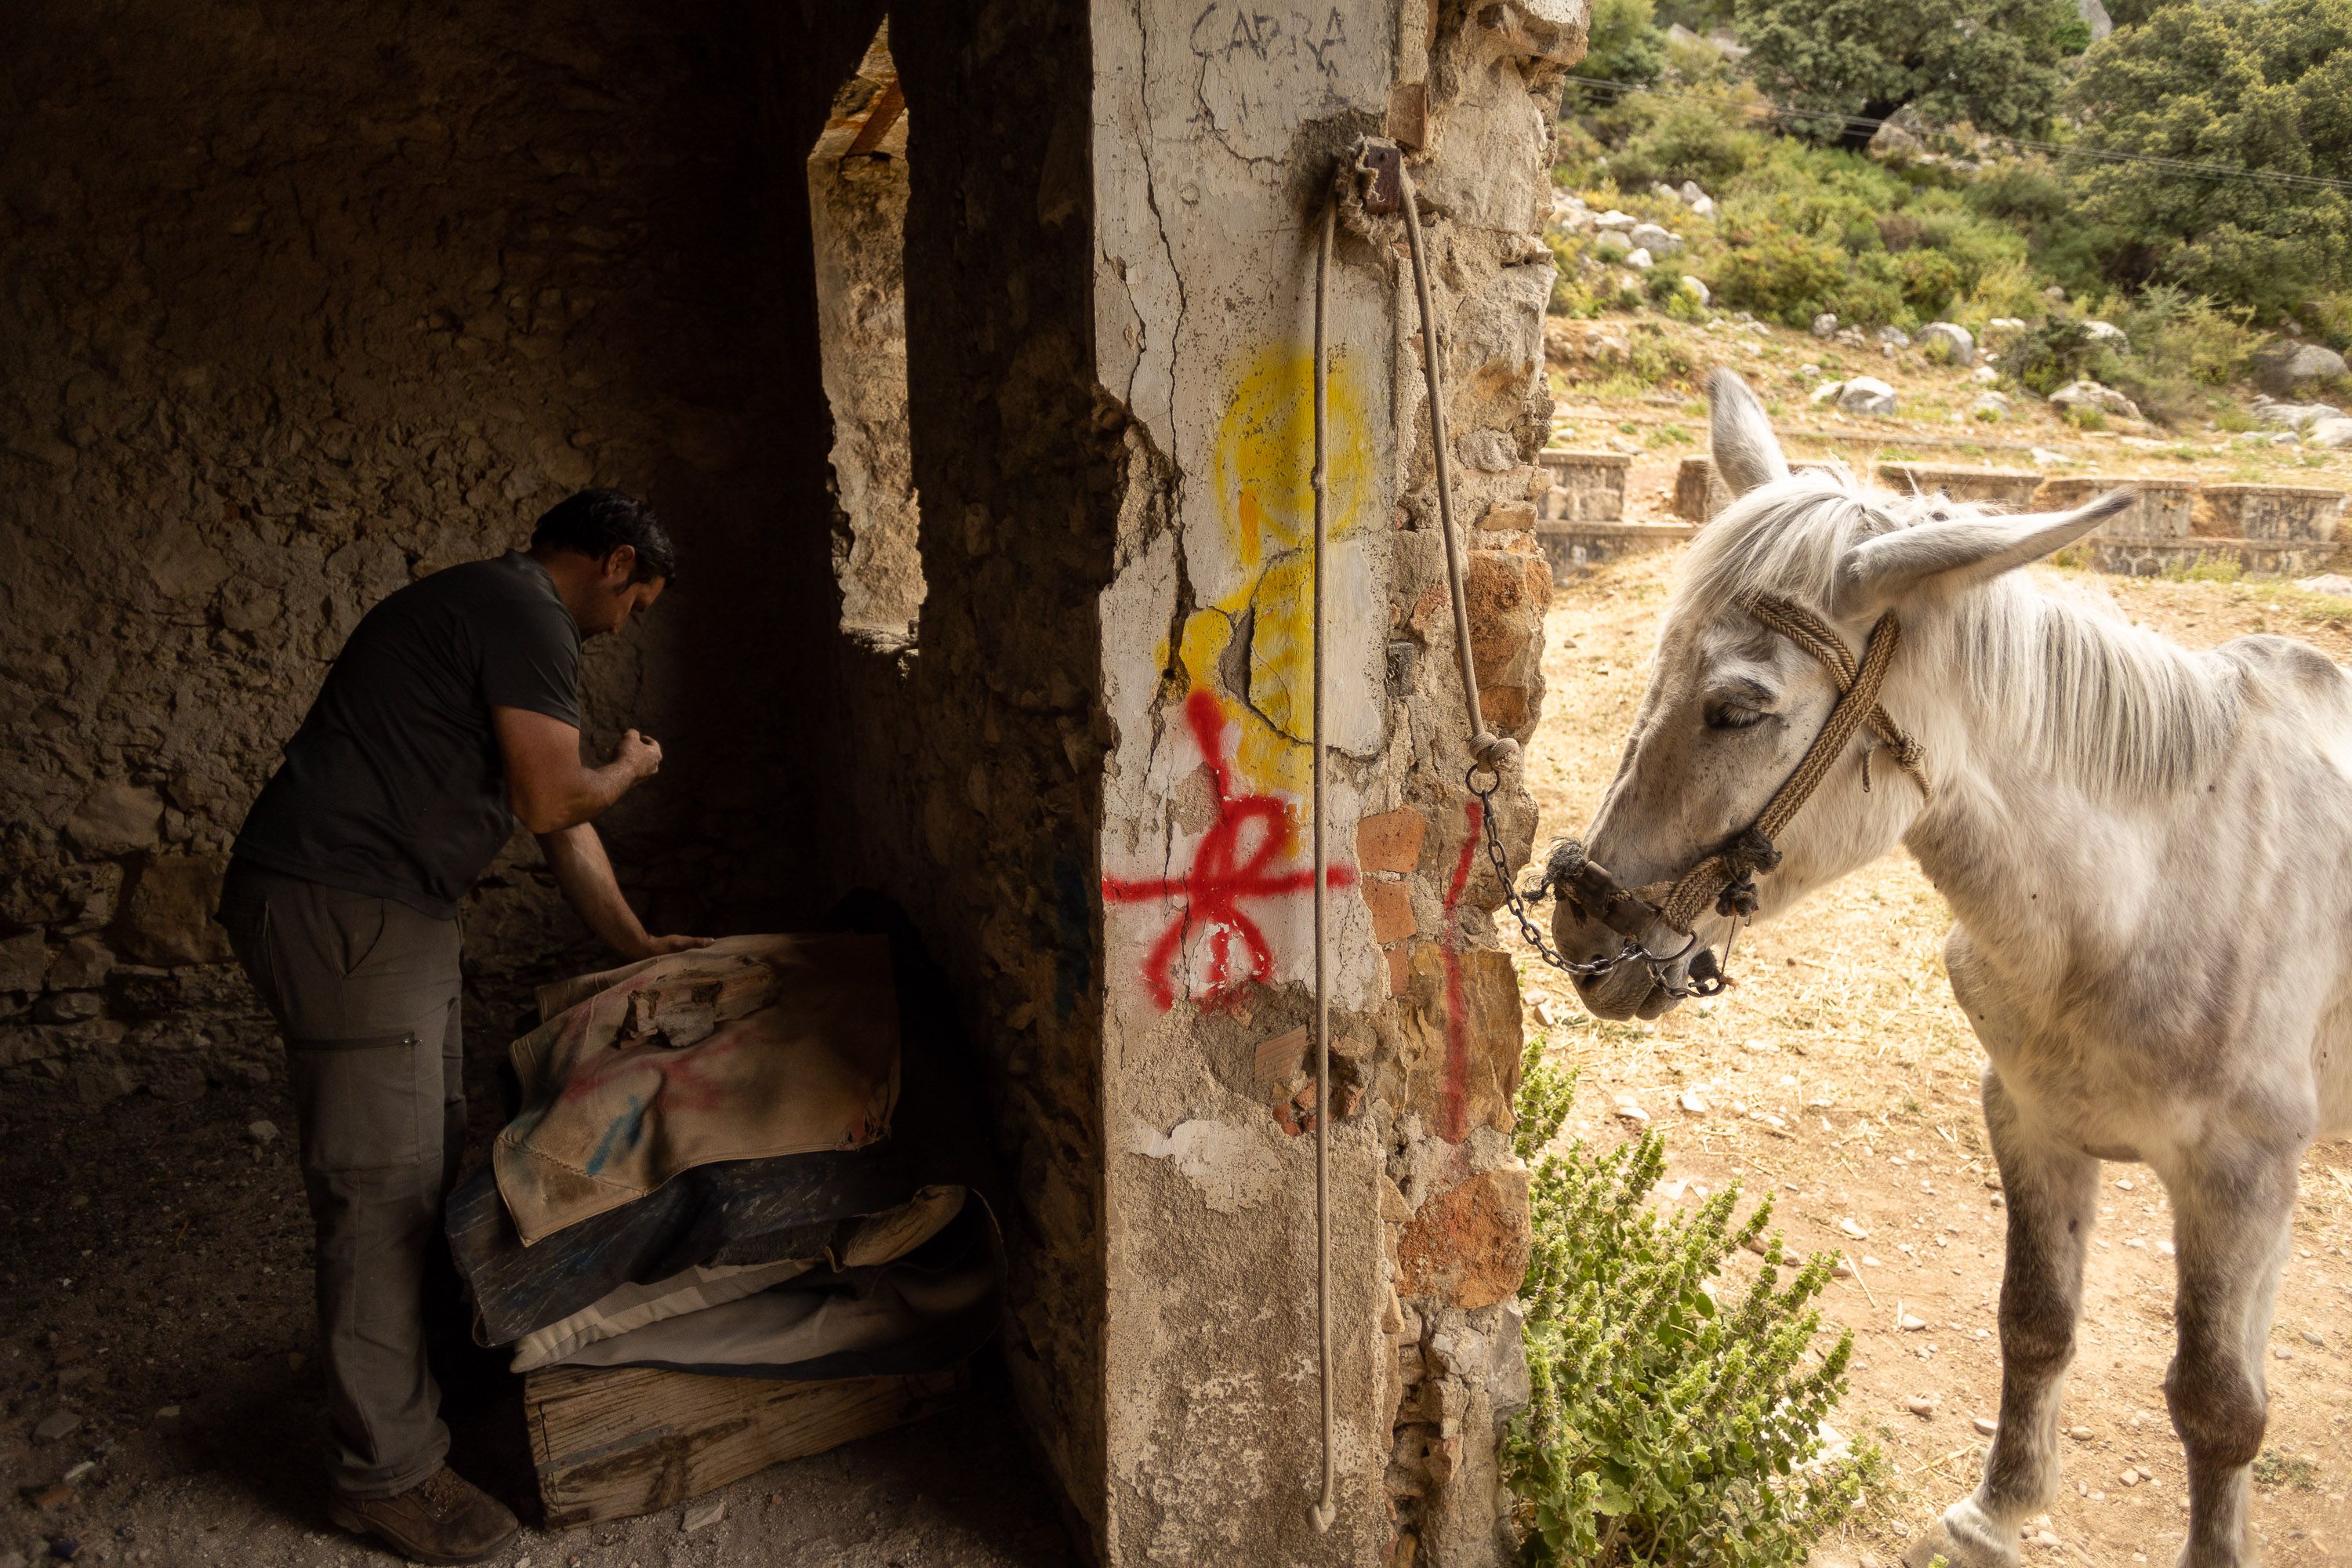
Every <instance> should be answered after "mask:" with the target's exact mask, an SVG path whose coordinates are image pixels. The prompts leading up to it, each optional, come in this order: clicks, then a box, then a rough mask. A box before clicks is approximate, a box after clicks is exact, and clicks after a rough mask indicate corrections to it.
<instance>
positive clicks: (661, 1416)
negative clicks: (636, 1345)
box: [523, 1366, 968, 1530]
mask: <svg viewBox="0 0 2352 1568" xmlns="http://www.w3.org/2000/svg"><path fill="white" fill-rule="evenodd" d="M967 1382H968V1377H967V1374H966V1373H965V1371H964V1370H963V1369H962V1368H961V1367H959V1368H955V1369H952V1370H950V1371H947V1372H942V1373H929V1374H928V1375H925V1376H920V1377H853V1378H844V1379H841V1380H838V1381H835V1382H829V1383H787V1382H782V1381H778V1380H774V1379H769V1378H755V1377H700V1376H697V1375H695V1374H693V1373H682V1372H664V1371H661V1370H660V1369H658V1368H655V1367H639V1366H625V1367H568V1366H551V1367H546V1368H543V1369H541V1371H538V1372H534V1373H529V1374H527V1375H526V1376H525V1377H524V1379H523V1418H524V1420H525V1422H526V1423H527V1424H528V1425H529V1426H530V1449H531V1458H532V1461H533V1462H534V1463H535V1464H536V1465H537V1466H538V1468H539V1495H540V1499H541V1501H542V1503H543V1504H544V1505H545V1507H546V1510H547V1526H548V1528H549V1529H551V1530H564V1529H569V1528H570V1527H572V1526H573V1525H577V1524H591V1523H594V1522H596V1521H600V1520H612V1519H627V1518H630V1517H632V1516H634V1515H636V1514H641V1513H652V1512H655V1511H656V1510H660V1509H665V1508H669V1507H673V1506H674V1505H676V1504H677V1503H680V1502H683V1501H685V1500H687V1499H688V1498H691V1497H698V1496H700V1495H701V1494H702V1493H704V1492H707V1491H711V1490H714V1489H717V1488H719V1487H723V1486H725V1485H727V1484H728V1483H729V1482H730V1481H735V1480H740V1479H742V1478H743V1477H745V1476H748V1475H751V1474H752V1473H753V1472H754V1471H757V1470H763V1469H765V1468H768V1467H769V1466H770V1465H772V1464H776V1463H778V1462H780V1461H782V1460H784V1459H797V1458H801V1457H803V1455H807V1454H819V1453H823V1452H824V1450H825V1449H827V1448H833V1447H839V1446H840V1445H842V1444H844V1443H848V1442H853V1441H855V1440H856V1439H857V1438H859V1437H865V1436H871V1435H872V1434H874V1433H876V1432H883V1431H887V1430H888V1429H889V1428H891V1427H893V1426H904V1425H905V1424H907V1423H908V1422H909V1421H914V1420H918V1419H919V1418H920V1417H922V1416H925V1415H930V1414H931V1413H932V1412H934V1411H936V1410H940V1409H941V1408H943V1407H945V1406H946V1405H949V1404H951V1403H952V1402H953V1401H954V1400H955V1398H956V1397H957V1395H958V1394H961V1392H962V1390H963V1388H964V1387H965V1385H966V1383H967Z"/></svg>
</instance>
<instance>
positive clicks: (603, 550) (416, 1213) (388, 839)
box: [220, 490, 705, 1563]
mask: <svg viewBox="0 0 2352 1568" xmlns="http://www.w3.org/2000/svg"><path fill="white" fill-rule="evenodd" d="M676 570H677V553H676V550H675V548H674V546H673V545H672V544H671V542H670V539H669V535H668V534H667V532H666V531H664V530H663V528H662V526H661V524H660V522H659V521H657V520H656V518H655V517H654V514H653V513H652V511H651V510H648V509H647V508H646V506H645V505H644V504H643V503H641V502H639V501H636V500H631V499H630V498H629V497H627V496H625V495H622V494H620V493H619V492H618V491H614V490H584V491H583V492H582V493H580V494H578V495H575V496H573V497H572V498H571V499H570V500H566V501H563V502H562V503H561V504H559V505H558V506H556V507H555V508H554V510H551V511H550V512H548V513H547V515H546V516H544V517H542V518H541V519H540V520H539V524H538V527H537V529H536V530H535V531H533V532H532V534H531V541H530V550H529V551H528V552H523V551H510V552H508V553H507V554H505V555H503V556H500V557H499V558H497V559H496V560H490V561H476V562H472V563H468V564H466V565H463V566H453V567H451V568H449V569H448V570H446V571H445V572H437V573H436V574H433V575H432V576H430V577H427V578H425V579H424V580H423V581H422V582H418V583H414V584H410V585H409V586H407V587H405V588H403V589H401V590H400V591H399V592H398V593H396V594H394V595H392V596H391V597H389V598H387V599H385V600H384V601H383V603H382V604H380V605H376V606H375V608H374V609H373V610H371V611H370V612H369V613H368V615H367V616H366V618H365V619H363V620H362V621H361V622H360V624H359V627H358V629H357V630H355V631H353V632H352V636H351V640H350V641H349V642H348V643H346V644H345V645H344V647H343V651H342V654H341V657H340V658H337V660H336V661H335V666H334V668H333V669H332V670H331V671H330V672H329V673H328V676H327V679H326V683H325V685H324V686H323V687H321V688H320V692H319V696H318V700H316V701H315V702H313V703H312V704H311V706H310V714H309V716H308V717H307V718H305V719H304V720H303V721H302V727H301V728H300V729H299V731H296V732H295V735H294V738H293V739H292V740H291V741H289V742H287V746H286V754H285V761H284V763H282V765H280V767H279V768H278V773H277V774H276V775H275V776H274V777H272V778H271V779H270V781H269V783H268V785H267V786H266V787H265V788H264V789H263V790H262V792H261V796H260V798H259V799H258V800H257V801H256V802H254V805H253V810H252V812H251V814H250V815H248V816H247V817H246V820H245V826H244V829H243V831H241V832H240V833H239V834H238V835H237V840H236V855H235V857H234V858H233V859H232V860H231V862H230V866H229V872H228V877H227V880H226V884H225V886H224V889H223V892H222V897H221V910H220V920H221V923H222V924H223V925H224V926H225V927H226V928H227V930H228V932H229V937H230V941H231V942H232V945H234V947H235V948H236V955H237V958H238V960H239V962H240V963H243V964H244V965H245V971H246V973H247V974H248V975H250V976H251V977H252V979H253V984H254V986H255V988H256V989H257V990H258V991H259V992H260V993H261V996H262V999H263V1000H264V1001H265V1002H266V1003H268V1006H269V1010H270V1012H271V1013H272V1014H273V1015H274V1016H276V1018H277V1020H278V1026H279V1028H280V1029H281V1030H282V1031H283V1032H284V1034H285V1037H286V1046H287V1063H288V1077H289V1079H290V1080H291V1082H292V1087H293V1090H294V1100H295V1113H296V1118H297V1122H298V1125H299V1129H300V1131H301V1151H302V1173H303V1184H304V1187H305V1189H306V1191H307V1193H308V1194H309V1197H310V1214H311V1217H312V1220H313V1221H314V1222H315V1225H316V1227H317V1236H318V1265H317V1267H318V1304H319V1327H320V1339H321V1341H322V1342H323V1348H322V1351H321V1354H320V1360H321V1362H322V1363H323V1365H324V1368H325V1372H326V1379H327V1393H328V1409H329V1425H330V1429H331V1453H330V1458H329V1468H330V1478H329V1479H330V1482H331V1504H330V1508H329V1514H330V1516H331V1518H332V1519H333V1520H334V1521H335V1522H336V1523H337V1524H338V1525H341V1527H343V1528H344V1529H347V1530H352V1531H361V1532H362V1533H370V1534H373V1535H377V1536H380V1537H382V1538H383V1540H384V1541H385V1542H389V1543H390V1544H391V1545H393V1546H394V1547H395V1548H396V1549H398V1550H399V1551H401V1552H404V1553H406V1555H407V1556H408V1557H409V1558H410V1559H411V1560H413V1561H415V1562H422V1563H467V1562H473V1561H475V1560H477V1559H478V1558H481V1557H484V1556H487V1555H488V1554H489V1553H490V1552H493V1551H495V1550H496V1549H497V1548H498V1547H499V1545H500V1544H502V1543H503V1542H505V1541H506V1540H507V1538H508V1537H509V1536H510V1535H512V1534H513V1533H514V1531H515V1528H516V1524H515V1517H514V1515H513V1514H512V1513H510V1512H509V1511H508V1510H506V1509H505V1508H504V1507H503V1506H501V1505H500V1504H499V1502H497V1501H496V1500H493V1499H492V1498H490V1497H489V1496H488V1494H486V1493H484V1492H482V1491H481V1490H479V1489H477V1488H476V1487H474V1486H473V1485H472V1484H471V1483H470V1482H468V1481H467V1480H465V1479H463V1478H461V1477H459V1476H458V1475H457V1472H456V1471H454V1470H452V1469H450V1468H448V1467H447V1465H446V1464H445V1463H444V1462H443V1460H444V1458H445V1456H446V1453H447V1451H448V1447H449V1433H448V1429H447V1428H446V1426H443V1425H442V1422H441V1419H440V1415H439V1404H440V1390H439V1389H438V1387H437V1386H436V1384H435V1383H434V1380H433V1376H432V1373H430V1372H429V1371H428V1370H427V1368H426V1365H425V1324H424V1314H423V1309H422V1303H421V1300H420V1289H421V1287H422V1284H423V1280H424V1277H425V1269H426V1267H427V1265H428V1262H430V1261H431V1260H432V1259H433V1257H434V1249H436V1248H439V1247H444V1246H445V1245H446V1244H445V1243H444V1242H443V1241H442V1239H441V1235H440V1232H441V1210H442V1202H443V1200H444V1199H445V1198H446V1196H447V1194H448V1191H449V1188H450V1185H451V1184H452V1183H453V1181H454V1180H455V1178H456V1175H457V1160H458V1156H459V1154H460V1153H461V1152H462V1151H463V1148H464V1144H465V1136H466V1104H465V1089H464V1071H463V1068H464V1049H463V1037H462V1034H461V1032H460V1029H459V1027H458V1006H457V1001H458V974H457V952H458V931H457V903H458V900H460V899H462V898H463V897H464V896H465V895H466V892H467V889H470V888H471V887H472V886H473V884H474V882H475V879H477V878H478V877H479V876H480V875H481V873H482V869H483V868H484V867H486V866H488V864H489V862H490V860H491V858H493V857H495V856H496V855H497V854H498V852H499V849H500V848H501V847H504V846H505V844H506V842H507V840H508V838H509V837H510V836H511V835H512V833H513V831H514V826H515V824H516V822H517V821H518V820H520V822H521V824H522V826H525V827H528V828H529V829H530V831H531V832H532V833H534V834H535V835H537V836H538V838H539V843H540V847H541V850H542V851H543V852H544V853H545V855H546V857H547V863H548V865H549V866H550V867H551V868H552V869H553V871H554V873H555V879H556V884H557V886H559V887H560V888H561V889H562V890H563V895H564V897H565V899H566V900H569V901H570V902H571V904H572V908H573V909H574V910H578V911H579V913H580V917H581V919H582V920H583V921H586V922H587V925H588V928H589V929H590V930H591V931H594V932H595V933H596V935H597V936H598V937H600V938H602V939H603V940H604V942H606V943H607V944H608V945H610V946H611V947H612V948H613V949H614V951H615V952H618V953H620V954H621V955H622V956H623V957H624V958H630V959H635V958H646V957H650V956H653V955H654V954H656V953H663V952H677V951H678V950H680V949H682V948H688V947H698V946H701V945H704V942H705V939H702V938H697V937H679V936H662V937H655V936H647V935H646V931H645V927H644V926H642V925H641V924H639V923H638V921H637V917H636V916H635V914H634V913H632V912H631V911H630V909H629V905H628V900H626V899H625V898H624V897H623V896H622V894H621V890H620V889H619V887H618V886H617V885H616V884H615V883H614V879H613V868H612V863H611V862H610V861H609V860H607V859H606V858H605V856H604V846H603V844H602V843H601V842H600V841H599V840H598V838H597V837H596V830H595V829H594V828H593V827H592V826H589V822H590V819H592V818H593V817H594V816H597V814H599V813H600V812H602V811H603V810H604V808H605V807H606V806H608V805H612V804H613V803H614V801H616V800H618V799H619V798H620V797H621V796H622V795H625V794H626V793H627V792H628V790H629V789H630V788H631V787H632V786H633V785H635V784H637V783H638V782H639V781H641V780H643V779H645V778H647V777H649V776H650V775H651V774H652V773H654V772H655V770H656V769H657V768H659V767H660V766H661V748H660V747H659V746H658V745H656V744H655V743H654V742H652V741H651V740H649V739H647V738H646V737H645V736H643V735H640V734H638V733H637V731H635V730H631V731H628V732H627V733H626V734H625V735H623V736H622V737H621V742H620V744H619V746H617V747H616V748H615V749H614V752H613V757H612V760H611V761H610V762H608V763H605V764H604V766H602V767H593V768H592V767H588V766H585V765H583V763H582V761H581V755H580V696H579V679H580V644H581V639H582V638H583V637H598V636H602V635H604V634H606V633H610V632H617V631H619V630H620V629H621V627H622V626H625V624H626V623H627V621H628V619H629V616H631V615H632V614H634V613H635V612H637V611H639V610H643V609H646V608H648V607H650V606H651V605H652V604H653V603H654V601H655V600H656V599H657V598H659V597H660V596H661V593H662V589H663V588H664V586H665V585H667V583H668V581H669V579H670V577H671V575H672V574H674V573H675V571H676ZM444 1256H446V1254H445V1255H444Z"/></svg>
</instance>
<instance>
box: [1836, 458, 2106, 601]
mask: <svg viewBox="0 0 2352 1568" xmlns="http://www.w3.org/2000/svg"><path fill="white" fill-rule="evenodd" d="M2131 503H2132V492H2131V491H2130V490H2128V489H2121V490H2109V491H2108V492H2107V493H2106V494H2105V495H2103V496H2101V497H2100V498H2099V499H2098V500H2095V501H2093V502H2091V503H2090V504H2089V505H2088V506H2085V507H2081V508H2078V509H2077V510H2074V511H2054V512H2049V511H2045V512H2029V513H2027V514H2026V515H2024V516H2022V517H1956V518H1952V519H1950V520H1949V521H1943V522H1923V523H1920V524H1918V525H1917V526H1916V527H1912V528H1898V529H1896V530H1895V531H1894V532H1892V533H1882V534H1878V535H1876V536H1875V537H1874V538H1870V539H1865V540H1864V541H1863V542H1861V543H1860V544H1857V545H1855V546H1854V547H1853V549H1852V550H1850V551H1848V552H1846V557H1845V559H1844V560H1843V561H1842V562H1840V563H1838V590H1837V613H1838V614H1839V615H1840V616H1847V617H1850V618H1852V619H1855V620H1861V619H1864V618H1867V617H1869V616H1875V615H1877V614H1878V613H1879V612H1880V611H1882V610H1885V609H1889V608H1892V607H1893V606H1894V605H1896V604H1898V603H1900V602H1901V601H1902V600H1904V599H1906V598H1907V597H1909V596H1910V595H1913V594H1916V593H1917V592H1918V591H1919V590H1921V589H1922V588H1926V587H1928V586H1930V585H1933V586H1935V587H1937V588H1945V589H1949V588H1962V587H1966V586H1968V585H1969V584H1972V583H1986V582H1990V581H1991V580H1992V579H1993V578H1995V577H1998V576H2000V574H2002V573H2004V572H2013V571H2015V570H2016V569H2017V568H2018V567H2020V566H2024V565H2028V564H2031V563H2033V562H2036V561H2039V560H2041V559H2042V557H2043V556H2045V555H2047V554H2049V553H2050V552H2053V551H2054V550H2063V549H2064V548H2065V547H2066V546H2067V545H2069V544H2072V543H2074V542H2075V541H2076V540H2078V539H2080V538H2082V537H2083V536H2084V534H2086V533H2088V532H2090V531H2092V530H2093V529H2095V528H2096V527H2098V526H2099V524H2101V523H2103V522H2105V521H2106V520H2107V519H2109V518H2111V517H2113V516H2115V515H2116V513H2117V512H2119V511H2122V510H2124V509H2125V508H2126V507H2128V506H2130V505H2131Z"/></svg>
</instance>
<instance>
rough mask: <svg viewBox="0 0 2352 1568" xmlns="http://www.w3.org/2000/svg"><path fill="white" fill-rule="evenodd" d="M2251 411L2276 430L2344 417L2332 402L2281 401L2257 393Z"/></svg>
mask: <svg viewBox="0 0 2352 1568" xmlns="http://www.w3.org/2000/svg"><path fill="white" fill-rule="evenodd" d="M2253 413H2254V417H2255V418H2256V419H2259V420H2261V421H2262V422H2263V424H2265V425H2268V426H2271V427H2272V428H2273V429H2278V430H2301V429H2303V428H2305V426H2312V425H2316V424H2318V423H2319V422H2320V421H2321V420H2323V419H2341V418H2342V417H2344V410H2342V409H2340V408H2338V407H2336V405H2334V404H2332V403H2281V402H2278V401H2277V400H2276V399H2274V398H2270V397H2265V396H2263V395H2259V394H2257V395H2256V396H2255V398H2254V403H2253Z"/></svg>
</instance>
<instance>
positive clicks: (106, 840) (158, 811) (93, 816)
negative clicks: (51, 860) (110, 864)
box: [66, 779, 163, 859]
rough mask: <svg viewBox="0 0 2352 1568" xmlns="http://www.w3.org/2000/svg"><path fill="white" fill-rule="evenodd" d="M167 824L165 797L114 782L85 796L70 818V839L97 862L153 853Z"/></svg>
mask: <svg viewBox="0 0 2352 1568" xmlns="http://www.w3.org/2000/svg"><path fill="white" fill-rule="evenodd" d="M162 827H163V796H162V795H157V794H156V793H155V792H154V791H153V790H152V789H147V788H145V787H143V786H142V785H139V784H131V783H130V782H128V781H127V780H122V779H110V780H109V781H107V782H106V783H104V784H100V785H99V786H98V787H96V788H95V789H93V790H91V791H90V792H89V794H88V795H84V796H82V798H81V804H80V805H77V806H75V807H74V810H73V815H72V816H69V817H68V818H66V837H67V839H68V841H69V842H71V843H72V845H73V847H75V848H77V849H79V850H80V851H81V852H82V853H83V854H85V855H88V856H90V857H92V858H100V859H105V858H111V857H113V856H116V855H130V854H133V853H135V852H137V851H139V850H142V849H152V848H153V847H155V842H156V837H157V835H158V833H159V832H160V831H161V829H162Z"/></svg>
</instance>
